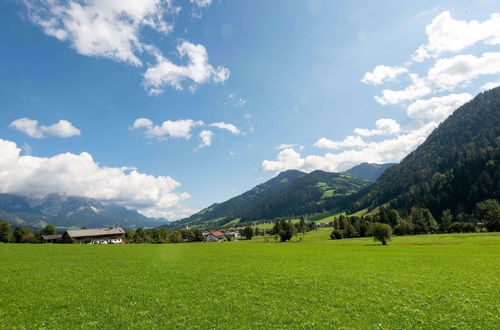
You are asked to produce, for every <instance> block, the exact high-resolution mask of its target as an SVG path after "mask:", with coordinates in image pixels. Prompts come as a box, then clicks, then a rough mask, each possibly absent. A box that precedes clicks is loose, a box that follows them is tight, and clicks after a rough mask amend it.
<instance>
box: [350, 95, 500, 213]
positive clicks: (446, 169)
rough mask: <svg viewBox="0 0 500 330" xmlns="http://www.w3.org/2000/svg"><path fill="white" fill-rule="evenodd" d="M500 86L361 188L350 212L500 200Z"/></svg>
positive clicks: (463, 206) (435, 209) (459, 208)
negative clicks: (364, 209) (389, 206)
mask: <svg viewBox="0 0 500 330" xmlns="http://www.w3.org/2000/svg"><path fill="white" fill-rule="evenodd" d="M499 146H500V88H495V89H493V90H490V91H487V92H484V93H481V94H479V95H478V96H476V97H475V98H474V99H473V100H471V101H470V102H468V103H466V104H464V105H463V106H461V107H460V108H459V109H457V110H456V111H455V112H454V113H453V114H452V115H451V116H450V117H449V118H448V119H446V120H445V121H444V122H443V123H441V124H440V125H439V127H437V128H436V129H435V130H434V131H433V132H432V133H431V135H430V136H429V137H428V138H427V140H426V141H425V142H424V143H423V144H422V145H420V146H419V147H418V148H417V149H416V150H415V151H413V152H412V153H411V154H409V155H408V156H407V157H405V158H404V159H403V160H402V161H401V162H400V163H399V164H398V165H395V166H393V167H390V168H389V169H387V170H386V171H385V172H384V173H383V174H382V176H381V177H380V178H379V179H378V180H377V181H376V182H375V183H374V184H373V185H372V186H370V187H369V188H367V189H365V190H363V191H361V192H359V193H358V196H359V198H358V200H357V201H356V202H355V203H353V204H351V206H350V207H349V209H350V211H356V210H359V209H363V208H366V207H368V208H375V207H376V206H379V205H382V204H384V203H390V204H391V206H392V207H394V208H397V209H406V210H408V209H409V208H411V207H412V206H418V207H425V208H428V209H430V210H431V212H432V213H433V214H434V215H440V213H441V212H442V211H443V210H445V209H450V210H452V212H453V213H455V214H457V213H460V212H470V211H471V210H472V209H473V208H474V206H475V204H476V203H477V202H480V201H483V200H485V199H488V198H496V199H500V148H499Z"/></svg>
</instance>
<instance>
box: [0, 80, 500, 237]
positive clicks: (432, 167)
mask: <svg viewBox="0 0 500 330" xmlns="http://www.w3.org/2000/svg"><path fill="white" fill-rule="evenodd" d="M489 198H495V199H499V200H500V87H498V88H495V89H492V90H490V91H487V92H483V93H481V94H479V95H477V96H476V97H475V98H474V99H473V100H471V101H470V102H468V103H466V104H464V105H463V106H461V107H460V108H458V109H457V110H456V111H455V112H454V113H453V114H452V115H451V116H450V117H448V118H447V119H446V120H445V121H443V122H442V123H441V124H440V125H439V126H438V127H437V128H436V129H435V130H434V131H433V132H432V133H431V134H430V135H429V137H428V138H427V139H426V140H425V142H424V143H423V144H421V145H420V146H419V147H418V148H417V149H416V150H415V151H413V152H412V153H410V154H409V155H408V156H406V157H405V158H404V159H403V160H402V161H401V162H400V163H398V164H368V163H363V164H360V165H357V166H355V167H353V168H351V169H349V170H347V171H345V172H343V173H330V172H324V171H320V170H317V171H313V172H310V173H304V172H301V171H297V170H288V171H285V172H282V173H279V174H278V175H277V176H276V177H274V178H272V179H270V180H269V181H267V182H265V183H262V184H260V185H258V186H256V187H254V188H252V189H250V190H248V191H247V192H245V193H243V194H241V195H239V196H236V197H234V198H231V199H229V200H227V201H225V202H222V203H216V204H213V205H211V206H209V207H207V208H205V209H203V210H202V211H200V212H198V213H196V214H194V215H192V216H190V217H188V218H185V219H182V220H179V221H176V222H174V223H168V222H167V221H166V220H165V219H153V218H148V217H145V216H143V215H141V214H140V213H138V212H137V211H135V210H128V209H126V208H124V207H122V206H119V205H116V204H111V205H108V204H104V203H102V202H99V201H97V200H95V199H91V198H83V197H68V196H63V195H57V194H51V195H48V196H46V197H43V198H36V197H25V196H16V195H9V194H0V219H5V220H8V221H10V222H12V223H14V224H25V225H30V226H35V227H42V226H44V225H45V224H47V223H51V224H53V225H55V226H58V227H65V228H68V227H82V226H87V227H104V226H113V225H119V226H123V227H126V228H131V229H134V228H138V227H158V226H163V225H166V224H169V226H170V227H173V228H176V227H177V228H179V227H184V226H186V225H189V226H203V227H208V228H210V227H212V228H217V227H222V226H226V227H228V226H240V225H245V224H248V223H251V222H253V221H255V220H270V219H276V218H280V217H282V218H283V217H297V216H301V215H312V214H318V213H321V212H325V211H331V212H341V211H347V213H353V212H356V211H359V210H368V211H370V210H374V209H376V208H377V207H379V206H381V205H390V206H391V207H393V208H395V209H398V210H399V211H402V212H403V213H404V212H407V211H408V210H410V208H412V207H414V206H415V207H424V208H428V209H429V210H430V211H431V213H432V214H433V215H434V216H435V217H439V216H440V214H441V212H442V211H443V210H445V209H449V210H451V212H452V213H453V214H454V215H458V214H460V213H470V212H471V211H472V210H473V209H474V206H475V204H476V203H477V202H480V201H483V200H485V199H489Z"/></svg>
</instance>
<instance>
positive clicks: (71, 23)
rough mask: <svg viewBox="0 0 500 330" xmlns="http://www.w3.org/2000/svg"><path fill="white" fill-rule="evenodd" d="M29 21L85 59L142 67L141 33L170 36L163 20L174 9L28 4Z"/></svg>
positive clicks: (147, 1) (29, 0) (156, 1)
mask: <svg viewBox="0 0 500 330" xmlns="http://www.w3.org/2000/svg"><path fill="white" fill-rule="evenodd" d="M24 2H25V4H26V6H27V7H28V9H29V17H30V19H31V20H32V21H33V22H34V23H36V24H38V25H40V27H42V29H43V31H44V32H45V33H46V34H47V35H49V36H53V37H55V38H57V39H59V40H61V41H63V40H66V41H69V42H70V43H71V46H72V47H73V48H74V49H75V50H76V51H77V52H78V53H79V54H82V55H87V56H99V57H106V58H110V59H113V60H116V61H119V62H127V63H129V64H133V65H137V66H140V65H142V61H141V60H140V59H139V58H138V56H137V54H138V53H140V52H141V51H143V48H144V44H143V43H142V42H141V41H140V33H139V32H140V30H141V29H142V28H143V27H149V28H152V29H153V30H155V31H157V32H160V33H163V34H165V33H168V32H170V31H171V30H172V25H171V24H169V23H167V22H166V21H165V20H164V16H165V13H166V12H168V11H169V10H170V9H171V3H170V1H162V0H141V1H135V0H120V1H115V0H99V1H96V0H83V1H75V0H69V1H62V0H51V1H37V0H25V1H24Z"/></svg>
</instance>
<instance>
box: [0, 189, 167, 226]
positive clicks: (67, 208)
mask: <svg viewBox="0 0 500 330" xmlns="http://www.w3.org/2000/svg"><path fill="white" fill-rule="evenodd" d="M0 219H2V220H7V221H9V222H11V223H13V224H15V225H27V226H31V227H37V228H41V227H43V226H45V225H46V224H48V223H50V224H52V225H54V226H56V227H60V228H71V227H111V226H122V227H125V228H131V229H135V228H138V227H150V228H152V227H157V226H160V225H164V224H167V223H169V222H168V221H167V220H165V219H156V218H148V217H146V216H144V215H142V214H140V213H139V212H137V211H136V210H128V209H126V208H125V207H123V206H119V205H117V204H106V203H103V202H100V201H98V200H96V199H93V198H87V197H78V196H67V195H61V194H48V195H46V196H43V197H34V196H21V195H15V194H0Z"/></svg>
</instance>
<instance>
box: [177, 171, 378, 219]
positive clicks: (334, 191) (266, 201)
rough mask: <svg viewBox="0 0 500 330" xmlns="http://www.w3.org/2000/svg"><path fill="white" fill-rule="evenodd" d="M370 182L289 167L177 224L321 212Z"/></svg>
mask: <svg viewBox="0 0 500 330" xmlns="http://www.w3.org/2000/svg"><path fill="white" fill-rule="evenodd" d="M370 183H371V181H369V180H363V179H359V178H355V177H352V176H349V175H347V174H342V173H329V172H324V171H314V172H311V173H308V174H306V173H303V172H300V171H296V170H289V171H285V172H282V173H280V174H279V175H278V176H276V177H275V178H273V179H271V180H269V181H267V182H265V183H263V184H261V185H258V186H256V187H254V188H253V189H251V190H249V191H247V192H245V193H243V194H241V195H239V196H237V197H234V198H232V199H230V200H228V201H226V202H223V203H220V204H214V205H212V206H210V207H208V208H206V209H204V210H202V211H200V212H199V213H197V214H194V215H192V216H191V217H189V218H186V219H183V220H180V221H178V222H175V223H174V224H173V226H178V227H181V226H185V225H197V226H204V227H221V226H226V227H227V226H228V225H236V224H238V225H242V224H245V223H248V222H251V221H254V220H266V219H274V218H277V217H293V216H300V215H305V214H315V213H320V212H324V211H325V210H332V209H336V208H338V207H340V206H342V207H345V205H344V204H341V203H342V202H343V200H344V198H345V197H346V196H350V195H352V194H354V193H356V192H358V191H359V190H360V189H362V188H364V187H366V186H368V185H369V184H370ZM235 219H238V220H237V221H236V220H235Z"/></svg>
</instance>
